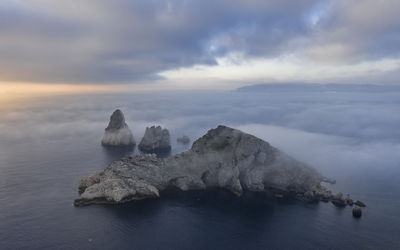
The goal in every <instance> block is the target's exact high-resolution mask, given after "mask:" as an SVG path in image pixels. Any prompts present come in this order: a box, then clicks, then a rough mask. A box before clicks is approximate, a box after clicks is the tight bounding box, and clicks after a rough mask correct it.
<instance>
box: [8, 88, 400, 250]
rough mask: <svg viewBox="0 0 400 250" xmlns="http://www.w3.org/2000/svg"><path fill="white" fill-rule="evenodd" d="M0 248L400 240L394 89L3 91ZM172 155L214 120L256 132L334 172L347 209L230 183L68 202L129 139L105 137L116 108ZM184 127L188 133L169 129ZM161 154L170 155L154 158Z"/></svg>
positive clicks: (393, 243) (346, 244)
mask: <svg viewBox="0 0 400 250" xmlns="http://www.w3.org/2000/svg"><path fill="white" fill-rule="evenodd" d="M0 104H1V107H0V249H190V250H192V249H400V93H399V92H396V91H375V90H374V91H368V90H365V89H363V90H358V91H347V90H342V91H325V90H321V91H301V90H294V91H287V90H285V91H279V90H276V89H274V90H272V91H268V90H263V91H163V92H156V91H154V92H136V93H110V94H99V93H97V94H70V95H49V96H29V97H26V96H25V97H16V98H14V99H10V100H8V101H3V102H1V100H0ZM117 108H119V109H121V110H122V111H123V112H124V114H125V118H126V122H127V124H128V125H129V127H130V128H131V130H132V132H133V134H134V137H135V140H136V142H137V143H139V142H140V140H141V138H142V136H143V134H144V130H145V128H146V127H147V126H152V125H161V126H162V127H165V128H168V129H169V131H170V133H171V141H172V151H171V153H170V155H173V154H176V153H180V152H183V151H186V150H188V149H189V148H190V147H191V143H192V142H193V141H195V140H196V139H197V138H199V137H200V136H202V135H203V134H205V133H206V132H207V131H208V130H209V129H211V128H215V127H217V126H218V125H220V124H222V125H227V126H231V127H233V128H237V129H240V130H242V131H244V132H246V133H250V134H253V135H255V136H258V137H260V138H262V139H264V140H266V141H268V142H269V143H270V144H271V145H273V146H275V147H277V148H279V149H281V150H282V151H284V152H286V153H287V154H289V155H292V156H293V157H295V158H297V159H299V160H301V161H303V162H305V163H307V164H309V165H311V166H313V167H314V168H315V169H317V170H318V171H319V172H320V173H321V174H323V175H325V176H327V177H329V178H333V179H335V180H336V184H335V185H330V184H326V186H327V187H328V188H330V189H331V190H333V191H334V192H335V193H336V192H342V193H343V194H344V195H347V194H349V195H350V197H352V198H353V199H354V200H360V201H362V202H364V203H365V204H366V205H367V207H365V208H363V210H362V212H363V214H362V217H361V218H359V219H356V218H353V216H352V212H351V209H352V208H351V207H344V208H339V207H335V206H334V205H333V204H331V203H324V202H320V203H318V204H309V203H305V202H301V201H293V200H276V199H271V198H266V197H264V196H262V195H259V194H251V193H249V194H246V195H244V196H243V197H236V196H234V195H232V194H230V193H229V192H227V191H224V190H218V189H217V190H209V191H203V192H202V191H191V192H179V191H176V190H172V191H167V192H164V193H161V197H160V198H158V199H152V200H143V201H135V202H129V203H125V204H119V205H92V206H86V207H74V206H73V201H74V199H76V198H77V197H78V196H79V195H78V189H77V187H78V183H79V180H80V179H81V178H82V177H84V176H86V175H88V174H91V173H94V172H96V171H100V170H102V169H104V168H105V167H107V165H108V164H110V163H111V162H113V161H116V160H118V159H120V158H121V157H123V156H126V155H129V154H140V153H141V152H140V151H139V150H138V149H137V147H128V148H126V147H122V148H106V147H103V146H102V145H101V143H100V141H101V138H102V135H103V133H104V128H105V127H106V126H107V124H108V121H109V117H110V115H111V113H112V112H113V111H114V110H115V109H117ZM182 135H187V136H189V137H190V139H191V142H190V143H189V144H186V145H185V144H180V143H178V142H177V138H178V137H181V136H182ZM159 157H168V155H159Z"/></svg>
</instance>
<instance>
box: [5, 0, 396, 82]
mask: <svg viewBox="0 0 400 250" xmlns="http://www.w3.org/2000/svg"><path fill="white" fill-rule="evenodd" d="M399 13H400V1H399V0H332V1H329V0H296V1H293V0H201V1H200V0H199V1H195V0H170V1H167V0H143V1H139V0H138V1H135V0H113V1H108V0H80V1H54V0H29V1H23V0H2V1H1V2H0V83H2V84H3V86H5V85H8V86H12V85H13V84H21V83H40V84H76V85H89V84H101V85H102V86H104V85H111V84H114V85H115V86H117V85H118V86H119V85H123V84H136V85H143V84H150V85H152V86H162V85H166V86H167V85H168V84H170V85H171V86H172V85H174V86H177V87H178V88H179V87H181V88H202V87H204V88H207V87H213V88H232V87H237V86H241V85H247V84H252V83H260V82H283V83H284V82H314V83H378V84H383V83H390V84H396V83H398V79H399V77H400V14H399Z"/></svg>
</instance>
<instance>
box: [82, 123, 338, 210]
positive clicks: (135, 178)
mask: <svg viewBox="0 0 400 250" xmlns="http://www.w3.org/2000/svg"><path fill="white" fill-rule="evenodd" d="M160 129H161V128H159V129H155V128H153V129H147V130H149V132H147V133H153V132H154V131H159V130H160ZM150 130H151V131H152V132H150ZM159 134H160V132H157V135H159ZM151 137H155V136H153V135H151ZM146 140H147V139H146ZM159 140H160V139H158V141H159ZM151 141H153V140H151ZM323 179H324V177H323V176H321V175H320V174H319V173H318V172H317V171H316V170H314V169H313V168H311V167H310V166H308V165H306V164H305V163H302V162H299V161H297V160H296V159H294V158H292V157H290V156H288V155H286V154H285V153H283V152H281V151H280V150H278V149H276V148H274V147H272V146H271V145H270V144H269V143H268V142H266V141H263V140H261V139H259V138H257V137H255V136H252V135H250V134H246V133H243V132H241V131H239V130H236V129H232V128H229V127H226V126H218V127H217V128H215V129H211V130H209V131H208V132H207V134H206V135H204V136H203V137H201V138H200V139H198V140H196V141H195V142H194V143H193V145H192V148H191V149H190V150H188V151H186V152H183V153H180V154H177V155H174V156H171V157H169V158H165V159H160V158H157V157H156V155H154V154H145V155H132V156H128V157H125V158H123V159H121V160H119V161H116V162H113V163H112V164H110V165H109V166H108V167H107V168H106V169H104V170H103V171H100V172H97V173H95V174H92V175H89V176H87V177H85V178H83V179H82V180H81V181H80V184H79V192H80V194H81V195H80V197H79V198H78V199H76V200H75V202H74V204H75V205H76V206H80V205H89V204H99V203H101V204H104V203H107V204H109V203H122V202H127V201H132V200H141V199H147V198H156V197H159V196H160V193H161V192H162V191H163V190H165V189H166V188H168V187H177V188H179V189H181V190H183V191H186V190H204V189H208V188H223V189H227V190H229V191H231V192H232V193H234V194H236V195H238V196H240V195H242V194H243V192H244V191H252V192H264V193H267V194H269V196H271V197H277V198H281V197H285V198H293V199H300V200H306V201H312V202H315V201H319V200H325V201H329V200H331V199H332V197H333V196H332V194H331V192H330V191H329V190H327V189H326V188H324V187H323V186H321V185H320V183H321V181H322V180H323Z"/></svg>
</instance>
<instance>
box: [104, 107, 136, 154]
mask: <svg viewBox="0 0 400 250" xmlns="http://www.w3.org/2000/svg"><path fill="white" fill-rule="evenodd" d="M101 144H103V145H105V146H128V145H134V144H135V140H134V139H133V135H132V132H131V130H130V129H129V127H128V125H127V124H126V122H125V117H124V114H123V113H122V111H121V110H119V109H117V110H115V111H114V112H113V113H112V115H111V117H110V122H109V123H108V126H107V128H106V129H105V131H104V136H103V139H102V140H101Z"/></svg>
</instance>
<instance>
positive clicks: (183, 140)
mask: <svg viewBox="0 0 400 250" xmlns="http://www.w3.org/2000/svg"><path fill="white" fill-rule="evenodd" d="M176 141H177V142H180V143H183V144H188V143H189V142H190V138H189V136H187V135H183V136H182V137H179V138H178V139H176Z"/></svg>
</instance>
